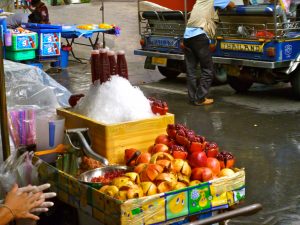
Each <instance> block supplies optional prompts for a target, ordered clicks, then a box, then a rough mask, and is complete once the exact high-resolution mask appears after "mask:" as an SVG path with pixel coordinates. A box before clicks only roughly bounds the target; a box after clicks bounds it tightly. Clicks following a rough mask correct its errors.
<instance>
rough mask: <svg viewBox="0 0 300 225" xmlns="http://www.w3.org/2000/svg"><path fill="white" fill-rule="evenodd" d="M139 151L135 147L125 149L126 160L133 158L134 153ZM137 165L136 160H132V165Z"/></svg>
mask: <svg viewBox="0 0 300 225" xmlns="http://www.w3.org/2000/svg"><path fill="white" fill-rule="evenodd" d="M136 151H137V149H135V148H128V149H125V154H124V161H125V163H126V162H127V161H128V160H129V159H131V157H132V156H133V155H134V153H135V152H136ZM134 165H135V160H133V161H131V163H130V166H134Z"/></svg>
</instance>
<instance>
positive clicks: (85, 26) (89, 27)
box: [76, 24, 95, 30]
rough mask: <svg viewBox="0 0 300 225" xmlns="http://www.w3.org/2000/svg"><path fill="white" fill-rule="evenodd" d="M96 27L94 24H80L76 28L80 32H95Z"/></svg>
mask: <svg viewBox="0 0 300 225" xmlns="http://www.w3.org/2000/svg"><path fill="white" fill-rule="evenodd" d="M94 27H95V25H94V24H80V25H78V26H77V27H76V28H77V29H80V30H93V29H95V28H94Z"/></svg>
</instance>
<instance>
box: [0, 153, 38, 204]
mask: <svg viewBox="0 0 300 225" xmlns="http://www.w3.org/2000/svg"><path fill="white" fill-rule="evenodd" d="M33 156H34V152H25V153H23V154H22V155H21V156H19V157H18V152H15V153H13V154H11V155H10V156H9V157H8V158H7V159H6V160H5V162H4V163H2V164H1V166H0V199H3V198H4V196H5V194H6V193H7V192H8V191H9V190H10V189H11V188H12V186H13V184H15V183H17V184H18V185H19V187H23V186H26V185H29V184H31V185H36V184H38V166H39V165H40V163H41V161H40V160H38V161H37V162H36V163H34V164H33V162H32V158H33Z"/></svg>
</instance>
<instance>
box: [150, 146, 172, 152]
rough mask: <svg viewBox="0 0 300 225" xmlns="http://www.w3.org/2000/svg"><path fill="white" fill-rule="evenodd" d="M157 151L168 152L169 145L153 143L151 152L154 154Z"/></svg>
mask: <svg viewBox="0 0 300 225" xmlns="http://www.w3.org/2000/svg"><path fill="white" fill-rule="evenodd" d="M157 152H166V153H169V147H168V146H167V145H165V144H155V145H154V146H153V148H152V154H155V153H157Z"/></svg>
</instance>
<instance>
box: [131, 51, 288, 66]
mask: <svg viewBox="0 0 300 225" xmlns="http://www.w3.org/2000/svg"><path fill="white" fill-rule="evenodd" d="M134 54H135V55H141V56H149V57H160V58H167V59H175V60H184V54H171V53H162V52H154V51H145V50H134ZM213 62H214V63H216V64H230V65H237V66H248V67H256V68H266V69H276V68H287V67H289V66H290V65H291V61H284V62H268V61H258V60H251V59H237V58H224V57H215V56H214V57H213Z"/></svg>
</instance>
